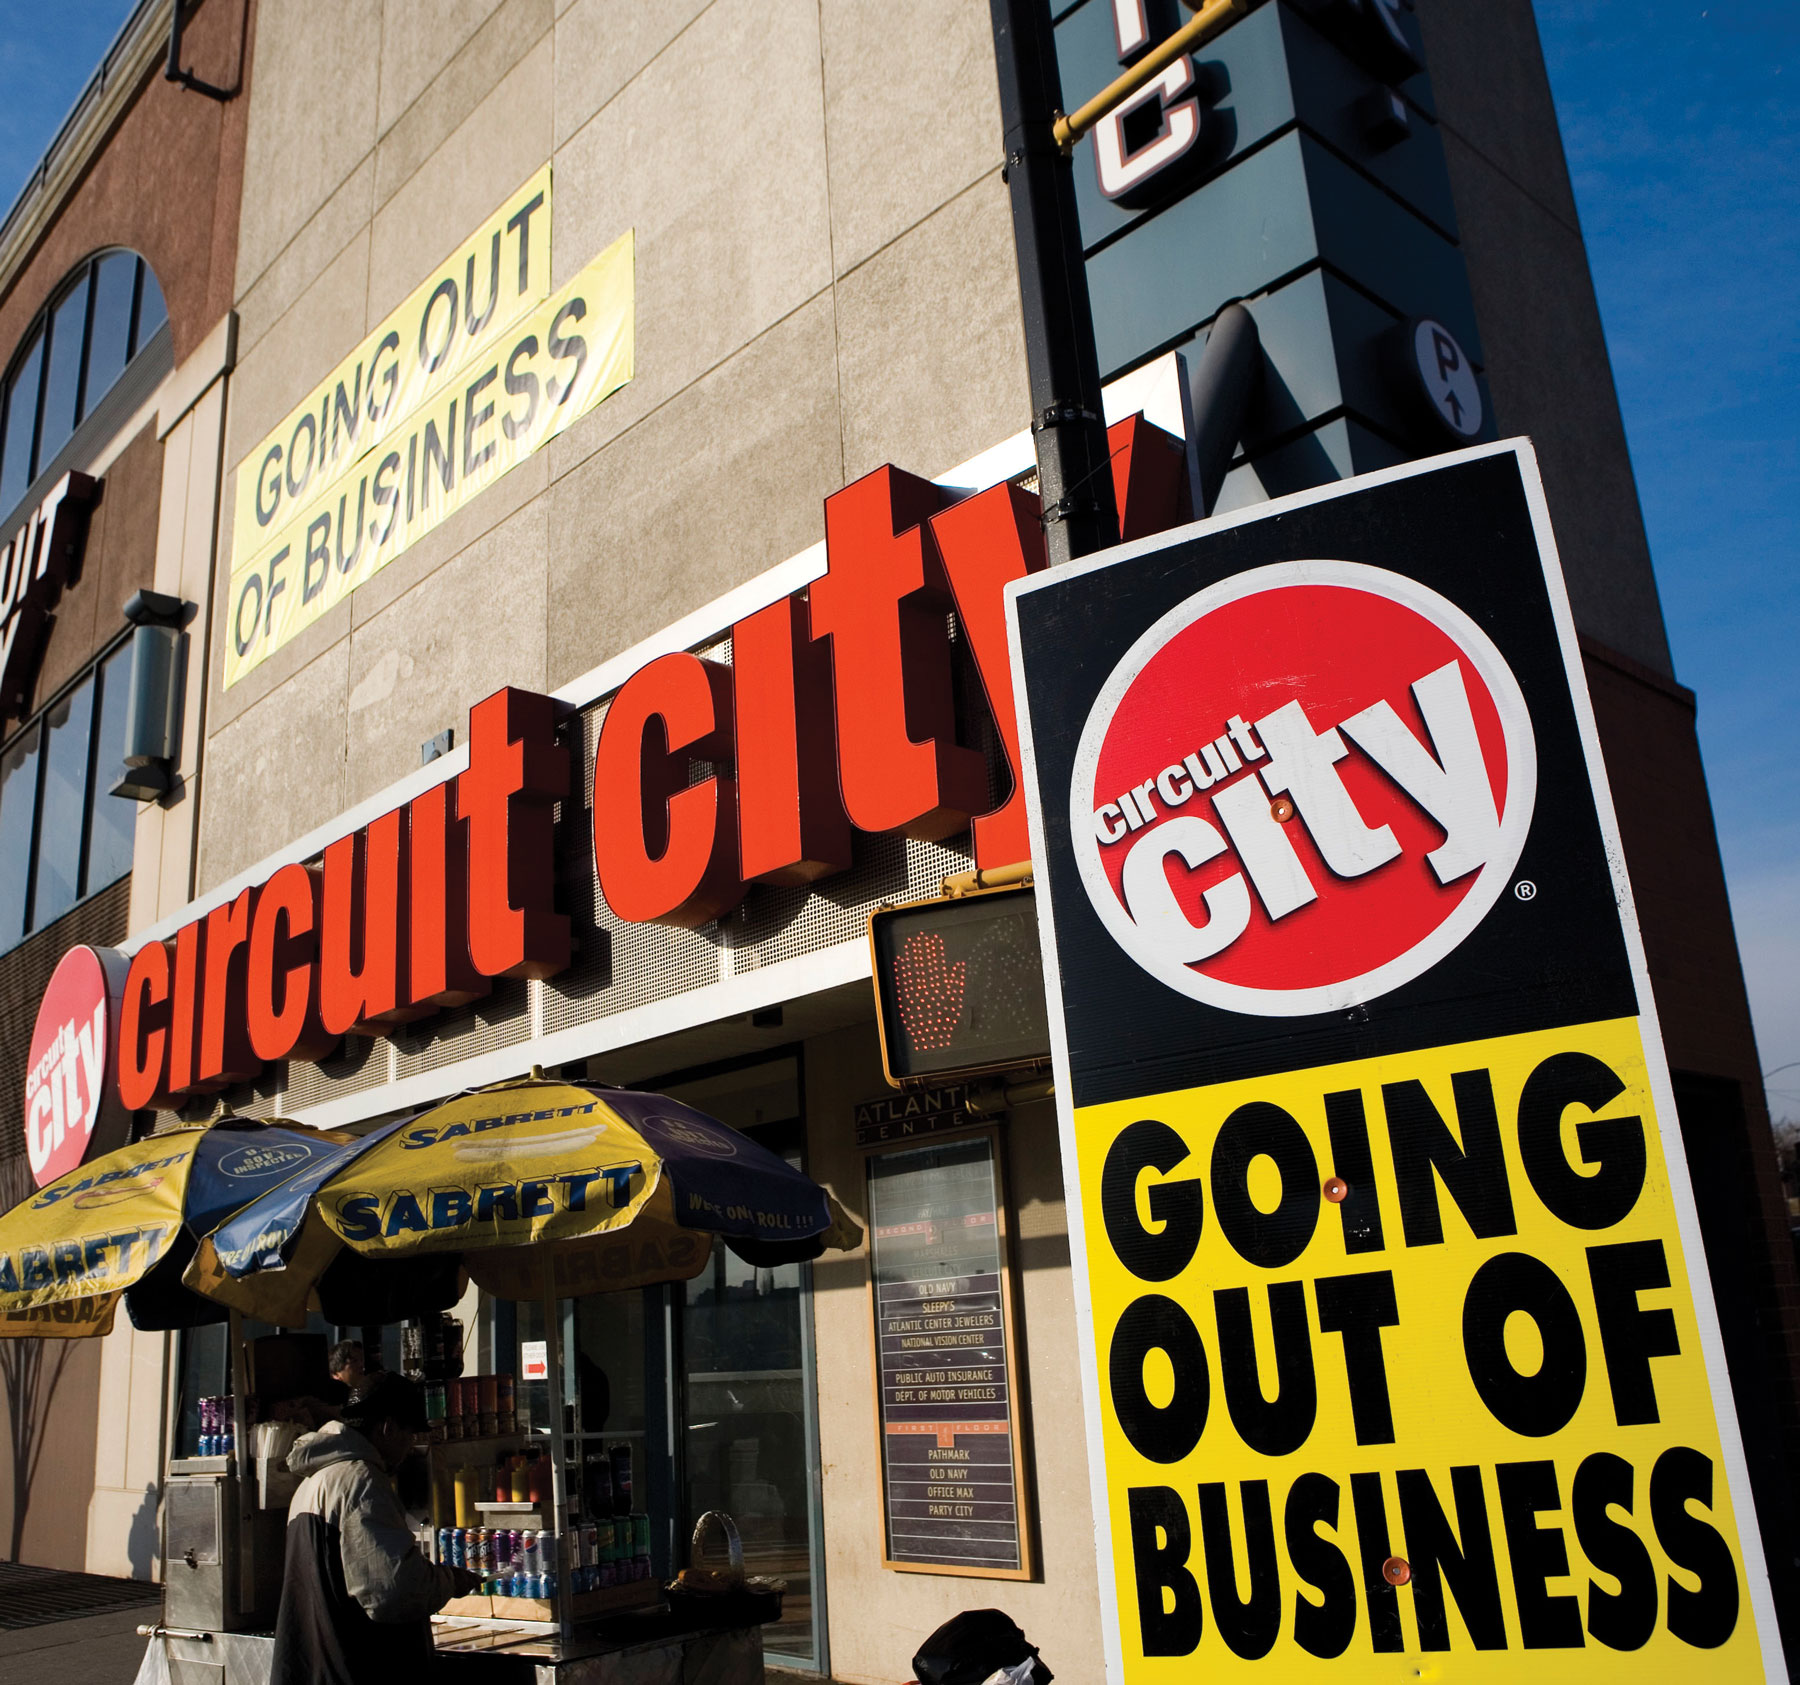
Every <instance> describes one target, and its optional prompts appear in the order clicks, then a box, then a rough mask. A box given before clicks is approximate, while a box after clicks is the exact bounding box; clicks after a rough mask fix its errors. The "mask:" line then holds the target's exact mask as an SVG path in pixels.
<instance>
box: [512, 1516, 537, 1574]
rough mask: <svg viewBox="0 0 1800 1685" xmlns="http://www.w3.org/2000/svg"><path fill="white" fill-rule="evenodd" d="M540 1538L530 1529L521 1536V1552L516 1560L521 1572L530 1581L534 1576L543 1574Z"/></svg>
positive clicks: (525, 1530)
mask: <svg viewBox="0 0 1800 1685" xmlns="http://www.w3.org/2000/svg"><path fill="white" fill-rule="evenodd" d="M537 1542H538V1536H537V1534H536V1533H534V1532H532V1531H531V1529H530V1528H529V1527H527V1528H526V1529H524V1530H523V1531H522V1532H521V1533H520V1534H519V1551H518V1555H517V1557H516V1558H515V1560H516V1561H517V1562H518V1564H519V1572H520V1573H521V1574H523V1575H524V1576H525V1577H526V1578H527V1579H529V1578H530V1577H531V1576H532V1575H533V1574H538V1573H542V1572H543V1562H544V1559H543V1558H542V1557H541V1556H539V1555H538V1543H537Z"/></svg>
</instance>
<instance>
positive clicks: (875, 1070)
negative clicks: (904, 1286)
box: [806, 1025, 1102, 1685]
mask: <svg viewBox="0 0 1800 1685" xmlns="http://www.w3.org/2000/svg"><path fill="white" fill-rule="evenodd" d="M888 1092H890V1090H889V1089H888V1087H887V1084H886V1082H885V1081H884V1080H883V1078H882V1075H881V1058H880V1051H879V1048H878V1046H877V1042H876V1036H875V1029H874V1026H873V1025H864V1026H861V1027H858V1028H856V1029H851V1030H844V1031H840V1032H838V1033H837V1034H835V1035H831V1036H824V1037H819V1038H817V1039H815V1040H812V1041H809V1042H808V1043H807V1044H806V1125H807V1149H808V1169H809V1170H810V1172H811V1173H812V1175H813V1176H814V1177H815V1178H816V1179H817V1180H818V1181H820V1182H823V1183H824V1184H825V1186H826V1187H828V1188H829V1189H830V1190H831V1191H832V1193H833V1194H835V1195H836V1197H837V1199H838V1201H839V1203H840V1204H842V1205H843V1207H844V1208H845V1210H847V1211H849V1212H851V1213H852V1214H854V1215H855V1217H856V1218H857V1220H858V1221H859V1222H860V1221H864V1220H866V1214H867V1202H866V1198H865V1191H864V1177H863V1155H862V1153H861V1152H860V1151H859V1150H858V1148H857V1146H856V1137H855V1130H854V1128H853V1125H852V1120H853V1117H854V1113H855V1107H856V1103H857V1102H858V1101H859V1100H868V1099H872V1098H874V1097H875V1096H877V1095H880V1094H885V1093H888ZM1003 1144H1004V1149H1005V1175H1006V1181H1007V1192H1008V1203H1009V1206H1010V1214H1009V1215H1010V1220H1011V1222H1012V1225H1013V1233H1014V1235H1015V1236H1016V1244H1015V1246H1014V1248H1013V1267H1014V1273H1015V1280H1016V1284H1017V1288H1018V1294H1017V1299H1016V1301H1015V1302H1016V1303H1017V1305H1018V1312H1019V1314H1018V1327H1017V1331H1016V1332H1017V1336H1018V1346H1019V1360H1020V1367H1021V1369H1022V1370H1023V1371H1024V1372H1025V1387H1024V1389H1023V1398H1024V1412H1025V1421H1024V1427H1025V1429H1026V1437H1027V1439H1028V1441H1029V1443H1030V1444H1031V1446H1032V1454H1031V1455H1030V1456H1029V1458H1028V1459H1027V1466H1028V1468H1029V1472H1030V1483H1029V1488H1028V1489H1029V1491H1030V1493H1031V1501H1032V1504H1033V1507H1034V1508H1035V1511H1036V1536H1037V1544H1038V1555H1039V1566H1038V1572H1037V1575H1036V1577H1035V1579H1033V1580H1029V1581H1020V1580H992V1579H979V1578H970V1577H965V1576H958V1575H951V1574H915V1573H901V1572H897V1571H895V1570H892V1569H884V1568H883V1567H882V1566H881V1541H882V1506H881V1465H880V1445H879V1442H878V1437H877V1430H876V1422H875V1406H874V1398H873V1375H874V1363H875V1356H874V1343H875V1333H874V1313H873V1310H872V1307H871V1302H870V1297H869V1275H868V1257H867V1252H866V1249H865V1251H864V1252H862V1253H858V1254H855V1255H852V1256H844V1255H839V1254H834V1253H828V1254H827V1255H826V1256H825V1257H824V1258H822V1259H820V1260H819V1262H818V1263H816V1264H815V1265H814V1266H813V1283H814V1296H813V1317H814V1325H815V1329H816V1341H817V1350H818V1366H819V1368H818V1374H819V1454H820V1466H821V1469H822V1471H823V1477H824V1508H825V1586H826V1597H827V1600H828V1605H827V1606H828V1610H829V1615H830V1622H831V1671H832V1676H833V1677H834V1678H837V1679H843V1680H855V1681H862V1680H870V1681H876V1680H879V1681H892V1680H900V1679H907V1678H910V1677H911V1672H912V1665H911V1664H912V1656H913V1653H914V1652H915V1651H916V1650H917V1649H918V1647H919V1644H920V1642H921V1640H923V1639H924V1638H925V1637H926V1636H927V1635H928V1634H929V1633H930V1632H931V1631H932V1629H933V1628H935V1627H936V1626H938V1625H939V1624H940V1623H942V1622H943V1621H946V1620H948V1619H949V1618H950V1616H952V1615H954V1614H956V1613H957V1612H958V1611H959V1610H962V1609H982V1608H1000V1609H1004V1610H1005V1611H1006V1612H1007V1613H1008V1614H1009V1615H1011V1616H1012V1618H1013V1619H1014V1620H1015V1621H1017V1622H1018V1623H1019V1625H1020V1626H1021V1627H1023V1628H1024V1630H1025V1635H1026V1636H1027V1637H1028V1638H1029V1639H1030V1640H1031V1642H1032V1643H1033V1644H1035V1645H1037V1646H1038V1648H1039V1649H1040V1650H1041V1651H1042V1652H1043V1656H1044V1660H1045V1661H1046V1662H1047V1663H1048V1664H1049V1665H1050V1667H1051V1668H1052V1670H1053V1671H1054V1672H1055V1674H1056V1676H1057V1678H1058V1679H1059V1680H1067V1681H1070V1682H1071V1685H1085V1682H1089V1681H1098V1680H1099V1679H1100V1678H1101V1676H1102V1664H1101V1657H1100V1608H1099V1593H1098V1589H1097V1579H1096V1572H1095V1559H1094V1532H1093V1511H1092V1507H1091V1503H1090V1499H1089V1495H1088V1476H1087V1454H1086V1438H1085V1433H1084V1430H1083V1426H1082V1413H1081V1380H1080V1369H1079V1365H1078V1363H1077V1361H1076V1357H1075V1313H1074V1305H1073V1300H1072V1297H1071V1287H1070V1275H1069V1244H1068V1225H1067V1220H1066V1218H1065V1215H1064V1205H1063V1192H1062V1175H1061V1160H1060V1156H1059V1153H1058V1148H1057V1136H1056V1117H1055V1112H1054V1109H1053V1108H1052V1107H1051V1106H1050V1105H1049V1104H1048V1103H1042V1104H1038V1105H1035V1106H1025V1107H1020V1108H1018V1109H1017V1110H1016V1111H1015V1112H1014V1114H1013V1116H1012V1119H1011V1121H1010V1122H1009V1123H1008V1124H1007V1125H1006V1127H1005V1131H1004V1142H1003Z"/></svg>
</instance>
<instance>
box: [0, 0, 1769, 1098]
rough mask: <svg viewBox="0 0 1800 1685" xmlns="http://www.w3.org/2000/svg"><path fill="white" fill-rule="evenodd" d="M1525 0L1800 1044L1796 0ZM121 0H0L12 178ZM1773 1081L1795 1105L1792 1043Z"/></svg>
mask: <svg viewBox="0 0 1800 1685" xmlns="http://www.w3.org/2000/svg"><path fill="white" fill-rule="evenodd" d="M1454 3H1455V4H1466V3H1476V0H1454ZM1537 9H1538V20H1539V27H1540V29H1541V31H1542V34H1543V40H1544V52H1545V58H1546V61H1547V63H1548V65H1549V69H1550V79H1551V85H1552V87H1553V89H1554V91H1555V94H1556V103H1557V110H1558V113H1559V114H1560V116H1561V119H1562V126H1563V139H1564V143H1565V145H1566V147H1567V149H1568V154H1569V166H1570V171H1571V174H1572V175H1573V177H1574V182H1575V195H1576V199H1577V202H1578V203H1579V205H1580V208H1581V216H1582V223H1583V228H1584V230H1585V232H1586V235H1587V241H1588V252H1589V256H1590V259H1591V261H1592V264H1593V270H1594V282H1595V286H1596V288H1597V290H1598V293H1599V298H1600V309H1601V314H1602V316H1603V318H1604V319H1605V323H1606V331H1607V339H1608V343H1609V345H1610V347H1611V351H1612V359H1613V370H1614V374H1615V376H1616V378H1617V382H1618V389H1619V400H1620V404H1621V406H1622V408H1623V410H1624V415H1625V426H1626V432H1627V435H1628V437H1629V439H1630V442H1631V451H1632V459H1633V462H1634V464H1635V466H1636V469H1637V478H1638V488H1639V494H1640V496H1641V498H1642V500H1643V506H1644V518H1645V521H1646V524H1647V525H1648V528H1649V533H1650V545H1651V551H1652V554H1653V555H1654V557H1655V560H1656V570H1657V577H1658V580H1659V582H1660V584H1661V588H1662V598H1663V609H1664V613H1665V616H1666V618H1667V620H1668V625H1669V637H1670V641H1671V643H1672V645H1673V647H1674V652H1675V663H1676V671H1677V674H1678V675H1679V677H1680V678H1681V679H1682V680H1683V681H1684V682H1685V683H1686V684H1688V685H1690V686H1692V687H1693V688H1694V689H1695V690H1696V691H1698V692H1699V697H1700V716H1699V718H1700V737H1701V743H1702V746H1703V749H1704V752H1705V755H1706V765H1707V774H1708V778H1709V781H1710V784H1711V788H1712V799H1713V806H1714V812H1715V815H1716V817H1717V821H1718V827H1719V835H1720V841H1721V844H1722V847H1723V851H1724V856H1725V866H1726V872H1727V876H1728V879H1729V881H1730V885H1731V894H1732V902H1733V906H1734V909H1735V912H1736V917H1737V929H1738V939H1739V943H1740V946H1741V948H1742V951H1743V955H1744V964H1745V971H1746V975H1747V977H1748V980H1749V984H1750V991H1751V1000H1752V1006H1753V1009H1754V1011H1755V1014H1756V1026H1757V1034H1758V1038H1759V1041H1760V1043H1761V1050H1762V1063H1763V1067H1764V1069H1772V1068H1774V1067H1775V1066H1778V1065H1783V1064H1786V1063H1788V1062H1789V1061H1790V1060H1795V1061H1800V731H1797V730H1796V727H1797V725H1800V424H1797V423H1796V420H1795V405H1796V399H1795V393H1796V392H1800V95H1797V93H1796V90H1797V89H1800V4H1796V0H1702V3H1695V0H1537ZM129 11H130V4H129V3H128V0H56V3H55V4H54V5H53V6H47V5H45V4H44V3H43V0H30V3H25V0H0V74H3V76H4V85H5V87H6V89H7V98H6V99H5V100H4V101H0V200H4V199H5V198H6V197H7V196H8V195H9V194H11V193H12V192H15V191H16V190H17V187H18V186H19V184H21V183H22V182H23V181H24V179H25V177H26V175H27V174H28V173H29V172H30V170H31V169H32V167H33V166H34V165H35V164H36V162H37V160H38V157H39V156H40V154H41V153H42V151H43V148H44V147H45V146H46V145H47V144H48V142H49V140H50V137H51V135H52V134H54V132H55V130H56V127H57V124H58V123H59V122H60V121H61V120H62V117H63V115H64V113H65V112H66V111H67V110H68V108H69V106H70V105H71V104H72V103H73V101H74V99H75V97H76V95H77V94H78V93H79V92H80V90H81V87H82V85H83V84H84V83H85V82H86V80H87V78H88V77H89V76H90V75H91V74H92V73H93V71H94V69H95V67H96V66H97V65H98V64H99V62H100V58H101V55H102V54H103V53H104V52H105V51H106V48H107V46H108V45H109V44H110V42H111V41H112V38H113V36H114V35H115V33H116V32H117V30H118V28H119V26H120V25H121V23H122V22H123V21H124V19H125V17H126V15H127V13H128V12H129ZM1770 1087H1771V1094H1770V1099H1771V1101H1772V1103H1773V1109H1774V1111H1775V1112H1776V1115H1777V1116H1780V1115H1783V1114H1784V1113H1785V1114H1786V1115H1788V1116H1791V1117H1796V1118H1800V1068H1797V1069H1795V1070H1793V1071H1789V1072H1786V1073H1784V1074H1783V1075H1780V1076H1777V1077H1775V1078H1774V1079H1773V1081H1772V1082H1771V1084H1770Z"/></svg>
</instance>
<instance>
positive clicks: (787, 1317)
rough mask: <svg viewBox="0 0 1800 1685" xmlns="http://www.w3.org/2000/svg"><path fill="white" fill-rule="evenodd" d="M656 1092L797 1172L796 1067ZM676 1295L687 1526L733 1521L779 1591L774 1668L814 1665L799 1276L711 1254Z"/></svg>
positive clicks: (767, 1063) (807, 1326)
mask: <svg viewBox="0 0 1800 1685" xmlns="http://www.w3.org/2000/svg"><path fill="white" fill-rule="evenodd" d="M658 1090H659V1092H661V1093H664V1094H667V1095H669V1096H670V1097H671V1098H673V1099H677V1100H681V1101H684V1102H685V1103H686V1104H688V1105H690V1106H693V1107H695V1108H697V1109H698V1110H700V1111H703V1112H705V1113H706V1114H707V1115H708V1116H710V1117H714V1118H717V1119H718V1120H719V1122H721V1123H724V1124H729V1125H730V1126H731V1127H732V1128H734V1129H741V1130H743V1131H744V1133H745V1134H747V1135H749V1136H751V1137H752V1139H754V1140H756V1141H758V1142H760V1143H761V1144H762V1145H763V1146H765V1147H767V1148H768V1149H769V1150H770V1151H771V1152H774V1153H777V1154H779V1155H780V1156H781V1157H783V1158H785V1159H787V1161H788V1162H789V1163H790V1164H794V1165H798V1164H799V1161H800V1144H801V1141H802V1139H803V1133H804V1132H803V1129H802V1126H801V1123H800V1066H799V1061H798V1060H796V1059H794V1058H793V1057H792V1056H784V1057H778V1058H775V1059H768V1060H764V1061H762V1062H760V1063H758V1064H754V1065H746V1066H740V1067H738V1068H737V1069H736V1070H730V1071H724V1072H721V1073H719V1074H717V1075H714V1076H710V1077H702V1078H699V1079H697V1080H694V1081H690V1082H678V1083H674V1084H659V1085H658ZM675 1292H676V1294H677V1296H678V1302H680V1303H681V1304H682V1323H681V1328H682V1335H681V1341H682V1363H683V1368H684V1371H685V1375H684V1380H685V1383H686V1384H685V1386H684V1388H683V1389H682V1403H683V1410H682V1418H683V1420H682V1428H683V1430H684V1431H683V1437H682V1444H681V1448H680V1449H681V1457H682V1467H683V1471H684V1474H685V1482H686V1491H685V1493H684V1499H685V1502H684V1506H683V1507H684V1510H685V1514H686V1521H687V1524H688V1525H691V1524H692V1523H693V1521H694V1519H695V1518H696V1517H697V1516H700V1515H702V1514H704V1513H705V1512H706V1511H707V1510H709V1509H719V1510H724V1511H725V1512H726V1513H727V1514H728V1515H730V1516H731V1517H732V1518H733V1519H734V1520H735V1521H736V1522H737V1525H738V1531H739V1532H740V1533H741V1534H742V1535H743V1540H744V1559H745V1562H746V1564H747V1565H753V1566H752V1572H754V1573H761V1574H773V1575H777V1576H779V1577H780V1578H782V1579H785V1580H786V1581H787V1583H788V1590H787V1596H786V1597H785V1599H784V1600H783V1603H782V1613H781V1620H780V1621H779V1622H775V1623H771V1624H770V1625H768V1626H765V1627H764V1628H763V1643H764V1645H765V1646H766V1648H767V1650H768V1651H769V1653H770V1654H771V1655H779V1656H780V1657H781V1658H783V1659H785V1660H790V1661H799V1662H803V1663H810V1662H813V1661H815V1660H816V1659H817V1656H818V1646H819V1633H818V1631H817V1627H816V1624H815V1613H816V1611H815V1610H814V1607H813V1565H814V1562H815V1560H816V1557H817V1555H818V1548H819V1541H818V1540H817V1539H816V1538H815V1537H814V1535H813V1497H814V1494H813V1490H812V1480H813V1468H814V1463H815V1455H816V1453H815V1446H816V1443H817V1427H816V1424H815V1422H814V1421H813V1408H814V1399H813V1383H812V1374H811V1368H812V1365H811V1316H810V1304H809V1301H810V1298H811V1293H812V1287H811V1278H810V1273H809V1272H808V1270H807V1269H806V1268H805V1267H804V1266H802V1265H799V1264H784V1265H782V1266H781V1267H780V1268H778V1269H759V1268H757V1267H756V1266H755V1265H753V1264H746V1263H745V1262H744V1261H743V1260H742V1259H741V1258H739V1257H738V1256H737V1254H736V1253H734V1252H732V1251H730V1250H729V1249H728V1248H727V1247H725V1246H724V1245H722V1244H715V1245H714V1247H713V1254H712V1259H711V1262H710V1263H709V1264H708V1265H707V1267H706V1268H705V1269H704V1270H702V1271H701V1272H700V1274H699V1275H697V1276H695V1277H694V1278H693V1279H692V1280H691V1281H689V1282H687V1283H686V1284H685V1286H684V1287H677V1288H676V1289H675Z"/></svg>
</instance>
